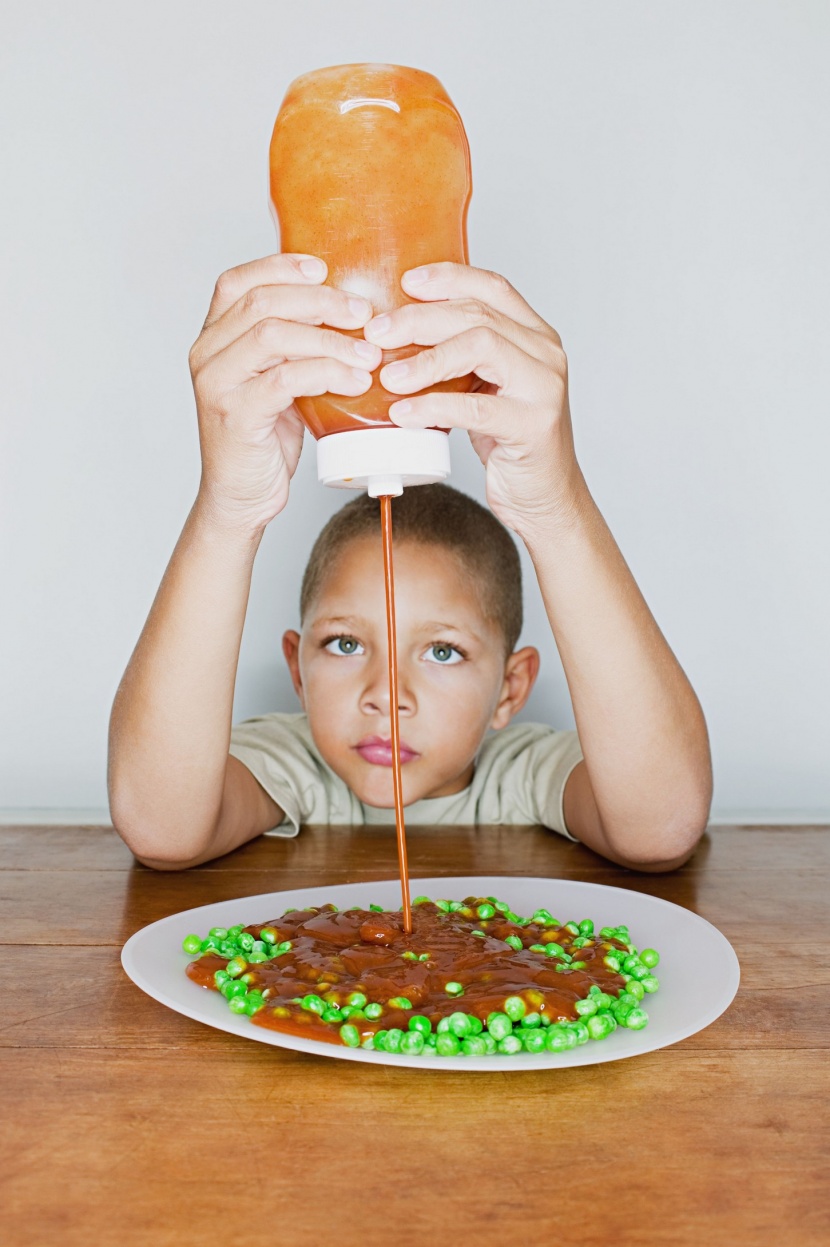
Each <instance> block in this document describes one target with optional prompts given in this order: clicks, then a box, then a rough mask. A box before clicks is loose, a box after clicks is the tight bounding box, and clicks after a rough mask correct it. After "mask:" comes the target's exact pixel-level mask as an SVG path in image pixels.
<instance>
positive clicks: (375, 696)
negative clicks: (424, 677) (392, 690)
mask: <svg viewBox="0 0 830 1247" xmlns="http://www.w3.org/2000/svg"><path fill="white" fill-rule="evenodd" d="M368 674H369V679H368V681H367V683H366V687H365V688H364V690H363V694H362V696H361V699H360V708H361V710H362V711H363V713H364V714H381V715H384V716H386V717H387V718H388V716H389V713H390V707H391V705H392V701H391V698H390V696H389V666H388V663H387V661H386V655H385V654H383V655H382V656H379V659H378V661H376V662H373V663H372V665H371V669H370V671H369V673H368ZM414 712H415V697H414V694H413V693H412V689H411V685H410V682H409V680H408V678H407V670H406V664H404V663H401V662H399V663H398V714H402V715H411V714H414Z"/></svg>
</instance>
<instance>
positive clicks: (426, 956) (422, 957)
mask: <svg viewBox="0 0 830 1247" xmlns="http://www.w3.org/2000/svg"><path fill="white" fill-rule="evenodd" d="M418 960H419V961H429V953H421V955H420V957H419V958H418Z"/></svg>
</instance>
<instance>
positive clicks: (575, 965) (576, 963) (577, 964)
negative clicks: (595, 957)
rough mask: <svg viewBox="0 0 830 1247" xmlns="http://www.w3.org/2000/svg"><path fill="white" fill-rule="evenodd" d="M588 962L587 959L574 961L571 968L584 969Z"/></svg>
mask: <svg viewBox="0 0 830 1247" xmlns="http://www.w3.org/2000/svg"><path fill="white" fill-rule="evenodd" d="M587 964H588V962H587V961H572V962H571V969H572V970H584V969H585V967H586V966H587Z"/></svg>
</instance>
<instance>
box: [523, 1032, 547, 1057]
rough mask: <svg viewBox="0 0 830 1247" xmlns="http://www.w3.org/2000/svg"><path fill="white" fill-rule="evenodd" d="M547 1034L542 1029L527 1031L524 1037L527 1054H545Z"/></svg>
mask: <svg viewBox="0 0 830 1247" xmlns="http://www.w3.org/2000/svg"><path fill="white" fill-rule="evenodd" d="M546 1033H547V1032H546V1031H543V1030H542V1029H541V1028H540V1029H539V1030H533V1031H525V1032H524V1034H523V1035H522V1043H523V1044H524V1048H525V1052H544V1050H545V1035H546Z"/></svg>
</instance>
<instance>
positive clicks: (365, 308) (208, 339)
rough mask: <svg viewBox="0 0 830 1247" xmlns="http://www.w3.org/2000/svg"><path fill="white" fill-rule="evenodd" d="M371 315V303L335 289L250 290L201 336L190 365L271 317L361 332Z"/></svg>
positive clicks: (269, 288) (327, 287) (256, 287)
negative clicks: (258, 322) (359, 330)
mask: <svg viewBox="0 0 830 1247" xmlns="http://www.w3.org/2000/svg"><path fill="white" fill-rule="evenodd" d="M371 315H372V305H371V303H369V301H368V299H361V298H360V297H359V296H358V295H354V294H349V293H348V292H347V291H345V290H336V289H335V288H334V287H333V286H319V285H314V286H311V285H306V286H251V288H250V289H249V290H246V292H245V293H244V294H243V295H242V296H241V298H239V299H237V300H236V302H235V303H233V304H232V305H231V306H230V307H229V308H228V309H227V311H226V312H224V313H223V314H222V315H221V316H219V317H217V319H216V320H214V321H213V322H212V323H211V324H210V325H209V326H208V327H207V328H206V329H203V330H202V332H201V334H200V335H199V339H198V341H197V342H196V343H195V345H194V347H193V350H192V352H191V363H192V362H193V361H194V359H195V361H196V363H197V365H198V363H199V362H200V361H202V360H205V359H207V358H209V356H211V355H215V354H216V353H217V351H220V350H222V349H223V348H224V347H226V346H228V345H229V343H231V342H234V341H236V339H237V338H239V337H241V336H242V334H243V333H245V332H246V330H248V329H250V328H252V326H253V325H255V324H256V323H257V321H260V320H265V319H267V318H268V317H276V318H277V319H279V320H293V321H300V322H302V323H303V324H306V325H336V326H337V327H338V328H341V329H360V328H362V327H363V326H364V325H365V324H366V322H367V320H368V319H369V318H370V316H371Z"/></svg>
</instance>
